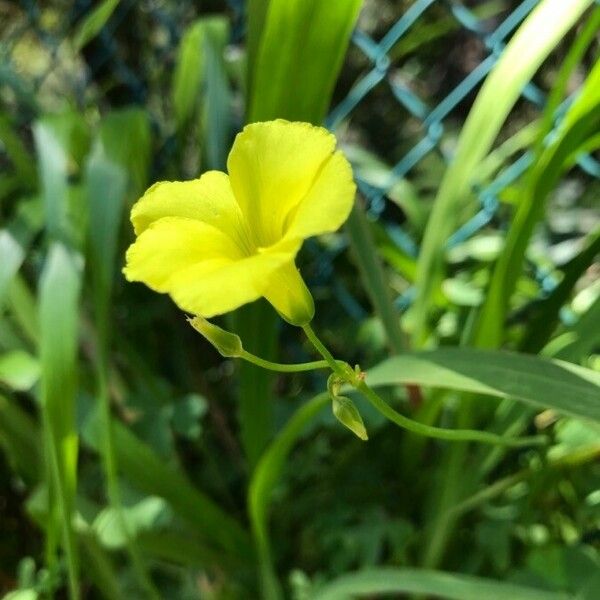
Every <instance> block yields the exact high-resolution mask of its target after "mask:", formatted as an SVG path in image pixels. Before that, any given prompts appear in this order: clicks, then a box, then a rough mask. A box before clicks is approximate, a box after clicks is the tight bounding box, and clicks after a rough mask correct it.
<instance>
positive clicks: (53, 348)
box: [39, 243, 81, 599]
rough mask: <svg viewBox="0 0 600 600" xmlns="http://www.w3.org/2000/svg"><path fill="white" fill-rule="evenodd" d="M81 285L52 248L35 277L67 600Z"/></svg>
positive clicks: (73, 591) (63, 255) (75, 590)
mask: <svg viewBox="0 0 600 600" xmlns="http://www.w3.org/2000/svg"><path fill="white" fill-rule="evenodd" d="M80 287H81V261H80V260H79V258H78V257H76V256H73V255H72V254H71V253H69V251H68V250H67V249H66V248H65V247H64V246H62V245H61V244H59V243H54V244H52V245H51V246H50V249H49V252H48V258H47V261H46V264H45V266H44V270H43V272H42V276H41V279H40V294H39V316H40V328H41V329H40V333H41V338H40V359H41V367H42V371H41V374H42V377H41V398H42V414H43V423H44V434H45V436H46V444H47V448H48V449H49V456H48V459H49V461H50V473H51V474H52V477H51V485H50V489H51V490H53V495H54V496H55V497H56V499H57V502H58V507H59V511H60V520H61V526H62V538H63V547H64V550H65V553H66V557H67V565H68V571H69V591H70V596H71V598H72V599H76V598H78V597H79V578H78V570H79V567H78V558H77V554H78V553H77V546H76V541H75V535H74V532H73V522H72V520H73V514H74V502H75V493H76V488H77V452H78V437H77V431H76V424H75V391H76V373H77V361H76V357H77V347H78V322H77V319H78V303H79V292H80ZM50 512H51V513H52V512H53V511H50Z"/></svg>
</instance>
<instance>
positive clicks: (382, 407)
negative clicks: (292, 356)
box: [303, 325, 546, 448]
mask: <svg viewBox="0 0 600 600" xmlns="http://www.w3.org/2000/svg"><path fill="white" fill-rule="evenodd" d="M303 329H304V332H305V333H306V337H307V338H308V339H309V340H310V342H311V343H312V344H313V346H314V347H315V349H316V350H317V352H319V354H321V356H323V358H324V359H325V360H326V361H327V364H328V365H329V366H330V368H331V370H332V371H333V372H334V373H336V375H338V376H339V377H340V378H341V379H343V380H344V381H346V382H347V383H349V384H350V385H351V386H352V387H353V388H355V389H356V390H358V391H359V392H361V393H362V394H363V396H365V398H366V399H367V400H368V401H369V402H370V403H371V404H372V406H373V407H374V408H375V409H376V410H377V411H378V412H380V413H381V414H382V415H383V416H384V417H386V418H387V419H389V420H390V421H392V422H393V423H395V424H396V425H398V426H399V427H402V428H403V429H406V430H408V431H412V432H413V433H417V434H419V435H424V436H427V437H431V438H437V439H441V440H448V441H455V442H466V441H472V442H481V443H484V444H496V445H502V446H511V447H515V448H518V447H523V446H531V445H542V444H545V443H546V438H545V437H543V436H533V437H523V438H507V437H503V436H500V435H496V434H494V433H490V432H488V431H479V430H477V429H443V428H440V427H433V426H431V425H425V424H424V423H420V422H418V421H413V420H412V419H409V418H408V417H405V416H404V415H402V414H400V413H399V412H397V411H396V410H394V409H393V408H392V407H391V406H390V405H389V404H388V403H387V402H386V401H385V400H383V398H381V396H379V395H378V394H377V393H376V392H375V391H374V390H373V389H371V388H370V387H369V386H368V385H367V383H366V382H365V380H364V374H363V373H357V372H356V371H354V370H353V369H352V368H351V367H350V365H348V364H346V363H342V362H340V361H337V360H335V358H334V357H333V355H332V354H331V352H329V350H328V349H327V348H326V347H325V345H324V344H323V342H321V340H320V339H319V338H318V336H317V335H316V333H315V332H314V331H313V329H312V328H311V326H310V325H305V326H304V327H303Z"/></svg>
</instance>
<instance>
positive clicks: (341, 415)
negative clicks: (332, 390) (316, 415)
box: [331, 396, 369, 441]
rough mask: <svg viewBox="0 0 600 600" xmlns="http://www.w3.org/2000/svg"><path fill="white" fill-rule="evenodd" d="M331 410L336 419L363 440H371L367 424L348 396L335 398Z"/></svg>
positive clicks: (332, 399)
mask: <svg viewBox="0 0 600 600" xmlns="http://www.w3.org/2000/svg"><path fill="white" fill-rule="evenodd" d="M331 401H332V404H331V408H332V410H333V414H334V415H335V418H336V419H337V420H338V421H339V422H340V423H341V424H342V425H344V426H345V427H347V428H348V429H349V430H350V431H351V432H352V433H354V434H355V435H356V436H357V437H359V438H360V439H361V440H363V441H366V440H368V439H369V436H368V435H367V430H366V428H365V424H364V423H363V420H362V417H361V416H360V413H359V412H358V409H357V408H356V406H355V405H354V402H352V400H350V398H346V396H333V397H332V398H331Z"/></svg>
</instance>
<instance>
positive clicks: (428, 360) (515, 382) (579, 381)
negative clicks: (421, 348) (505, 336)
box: [367, 348, 600, 421]
mask: <svg viewBox="0 0 600 600" xmlns="http://www.w3.org/2000/svg"><path fill="white" fill-rule="evenodd" d="M367 382H368V383H369V385H371V386H382V385H398V384H414V385H423V386H429V387H439V388H444V389H449V390H457V391H460V392H472V393H476V394H484V395H488V396H495V397H497V398H514V399H515V400H520V401H521V402H525V403H527V404H529V405H531V406H533V407H534V408H537V409H548V408H552V409H554V410H556V411H557V412H559V413H561V414H565V415H569V416H574V417H580V418H584V419H592V420H595V421H600V373H597V372H595V371H592V370H590V369H585V368H583V367H579V366H577V365H573V364H571V363H567V362H562V361H550V360H545V359H542V358H538V357H536V356H530V355H527V354H518V353H516V352H502V351H492V350H474V349H470V348H440V349H438V350H432V351H428V352H414V353H408V354H403V355H402V356H396V357H393V358H390V359H388V360H386V361H384V362H383V363H381V364H380V365H378V366H376V367H374V368H373V369H370V370H369V372H368V375H367Z"/></svg>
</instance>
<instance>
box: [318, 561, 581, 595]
mask: <svg viewBox="0 0 600 600" xmlns="http://www.w3.org/2000/svg"><path fill="white" fill-rule="evenodd" d="M382 594H385V595H389V594H426V595H428V596H434V597H436V598H446V599H447V600H483V599H485V600H517V599H518V600H568V599H569V598H573V597H572V596H569V595H568V594H564V593H561V592H549V591H545V590H536V589H535V588H530V587H524V586H521V585H515V584H512V583H505V582H503V581H493V580H491V579H484V578H482V577H473V576H471V575H462V574H458V573H444V572H442V571H430V570H425V569H391V568H390V569H371V570H368V571H361V572H358V573H352V574H350V575H343V576H342V577H340V578H339V579H337V580H335V581H333V582H332V583H329V584H328V585H326V586H325V587H324V588H322V589H321V590H318V591H317V592H316V594H315V595H314V596H313V600H351V599H352V598H360V597H363V596H365V597H372V596H379V595H382Z"/></svg>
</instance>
